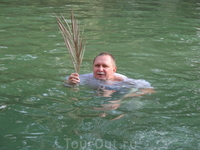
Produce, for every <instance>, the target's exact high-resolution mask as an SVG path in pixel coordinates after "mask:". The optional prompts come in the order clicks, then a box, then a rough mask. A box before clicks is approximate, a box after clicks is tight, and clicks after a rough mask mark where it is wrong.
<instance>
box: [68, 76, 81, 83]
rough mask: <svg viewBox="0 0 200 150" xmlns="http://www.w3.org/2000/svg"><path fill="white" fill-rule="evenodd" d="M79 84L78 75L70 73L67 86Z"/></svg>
mask: <svg viewBox="0 0 200 150" xmlns="http://www.w3.org/2000/svg"><path fill="white" fill-rule="evenodd" d="M79 82H80V78H79V74H78V73H72V74H71V75H70V76H69V78H68V84H70V85H73V84H77V83H79Z"/></svg>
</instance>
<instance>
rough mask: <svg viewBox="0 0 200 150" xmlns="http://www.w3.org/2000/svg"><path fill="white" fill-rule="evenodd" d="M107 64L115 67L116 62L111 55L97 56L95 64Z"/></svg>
mask: <svg viewBox="0 0 200 150" xmlns="http://www.w3.org/2000/svg"><path fill="white" fill-rule="evenodd" d="M104 61H105V63H106V61H107V62H108V63H112V64H113V65H114V66H115V63H114V60H113V59H112V57H111V56H109V55H101V56H97V57H96V59H95V61H94V63H99V62H104Z"/></svg>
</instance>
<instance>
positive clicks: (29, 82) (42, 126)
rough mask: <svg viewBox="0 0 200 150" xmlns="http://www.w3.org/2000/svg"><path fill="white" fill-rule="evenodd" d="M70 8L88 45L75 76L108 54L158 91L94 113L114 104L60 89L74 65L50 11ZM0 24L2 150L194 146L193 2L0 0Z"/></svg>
mask: <svg viewBox="0 0 200 150" xmlns="http://www.w3.org/2000/svg"><path fill="white" fill-rule="evenodd" d="M71 9H73V10H74V13H75V17H76V18H77V19H78V20H79V21H80V23H81V27H82V28H84V31H85V32H84V37H85V39H86V42H87V46H86V52H85V56H84V60H83V65H82V68H81V72H80V74H83V73H90V72H91V62H92V60H93V58H94V56H96V55H97V54H98V53H100V52H102V51H108V52H111V53H112V54H113V55H114V56H115V57H116V60H117V66H118V72H119V73H121V74H124V75H126V76H128V77H130V78H134V79H145V80H147V81H149V82H150V83H151V84H152V86H153V87H154V88H155V90H156V93H153V94H151V95H144V96H140V97H132V98H126V99H123V100H122V101H121V102H120V104H121V105H120V107H119V108H118V109H116V110H105V111H103V110H102V111H101V110H94V109H92V107H100V105H102V104H108V103H109V102H108V101H113V100H117V98H118V97H99V96H97V95H96V93H95V91H93V90H92V89H90V88H87V87H79V89H77V88H75V89H74V88H67V87H64V86H63V81H64V78H65V76H66V75H69V74H70V73H72V72H73V68H72V65H71V61H70V59H69V55H68V53H67V50H66V48H65V45H64V43H63V39H62V35H61V33H60V32H59V29H58V26H57V23H56V19H55V14H57V15H59V14H60V13H62V14H63V15H64V16H65V17H66V18H69V17H70V10H71ZM0 20H1V23H0V73H1V76H0V121H1V123H0V149H1V150H16V149H20V150H66V149H69V150H73V149H77V150H97V149H102V150H105V149H109V150H131V149H135V150H167V149H169V150H177V149H179V150H189V149H190V150H199V149H200V144H199V143H200V127H199V124H200V104H199V100H200V67H199V66H200V48H199V46H200V42H199V41H200V3H199V1H198V0H187V1H186V0H173V1H172V0H167V1H166V0H153V1H150V0H140V1H139V0H115V1H114V0H98V1H97V0H93V1H89V0H75V1H72V0H60V1H56V0H49V1H39V0H34V1H31V0H12V1H11V0H1V1H0ZM120 115H124V116H123V117H121V118H119V119H116V118H117V117H119V116H120ZM114 119H116V120H114Z"/></svg>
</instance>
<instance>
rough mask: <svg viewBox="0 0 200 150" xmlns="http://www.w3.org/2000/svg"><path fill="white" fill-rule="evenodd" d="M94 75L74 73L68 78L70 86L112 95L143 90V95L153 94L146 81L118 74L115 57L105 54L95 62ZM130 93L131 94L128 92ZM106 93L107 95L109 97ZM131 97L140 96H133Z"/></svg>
mask: <svg viewBox="0 0 200 150" xmlns="http://www.w3.org/2000/svg"><path fill="white" fill-rule="evenodd" d="M92 68H93V73H90V74H83V75H79V74H78V73H72V74H71V75H70V76H69V77H68V78H67V84H66V85H68V86H74V85H87V86H89V87H91V88H93V89H96V90H101V91H104V92H107V93H110V96H111V95H112V92H116V91H119V92H125V93H126V92H127V93H130V92H135V91H137V90H139V89H143V90H140V91H143V92H142V94H140V95H143V94H147V93H152V92H154V91H152V90H151V89H152V88H151V86H150V84H149V83H148V82H147V81H145V80H135V79H130V78H127V77H126V76H124V75H121V74H118V73H116V71H117V67H116V63H115V59H114V57H113V56H112V55H111V54H109V53H106V52H103V53H101V54H99V55H98V56H96V57H95V59H94V60H93V67H92ZM128 91H129V92H128ZM107 93H106V95H107ZM104 96H105V95H104ZM131 96H139V95H135V94H132V95H131Z"/></svg>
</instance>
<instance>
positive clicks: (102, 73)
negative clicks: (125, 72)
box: [97, 72, 105, 75]
mask: <svg viewBox="0 0 200 150" xmlns="http://www.w3.org/2000/svg"><path fill="white" fill-rule="evenodd" d="M97 75H105V73H104V72H97Z"/></svg>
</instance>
